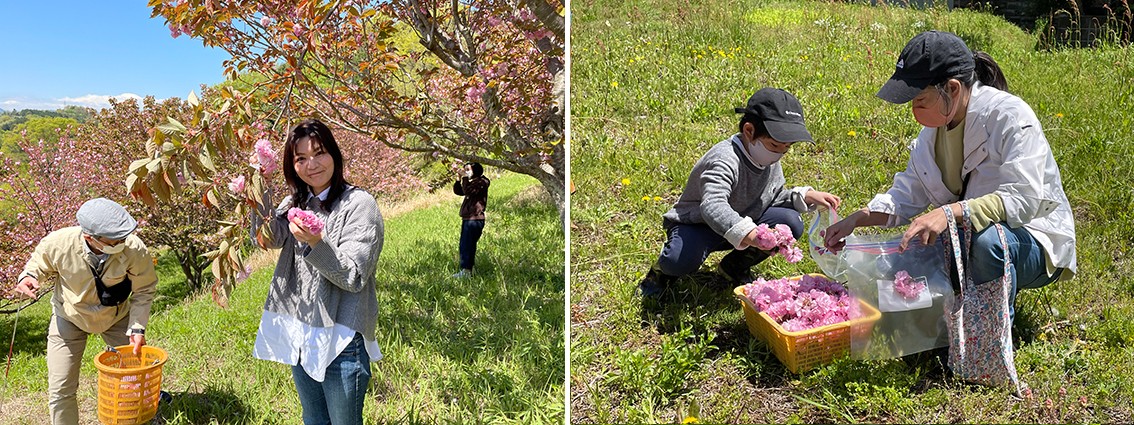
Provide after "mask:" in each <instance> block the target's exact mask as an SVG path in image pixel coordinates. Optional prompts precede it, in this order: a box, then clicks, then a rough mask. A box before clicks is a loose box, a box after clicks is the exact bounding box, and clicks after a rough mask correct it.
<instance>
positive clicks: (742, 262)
mask: <svg viewBox="0 0 1134 425" xmlns="http://www.w3.org/2000/svg"><path fill="white" fill-rule="evenodd" d="M736 112H737V113H739V114H744V115H743V117H742V118H741V119H740V126H739V129H740V132H739V133H737V134H734V135H732V137H729V138H728V139H725V140H724V141H721V142H720V143H717V144H716V145H715V146H713V147H712V148H711V149H709V151H708V152H706V153H705V155H704V156H702V157H701V159H700V160H698V161H697V163H696V164H695V165H694V166H693V171H692V172H690V174H689V179H688V180H687V181H686V183H685V190H684V191H683V192H682V194H681V197H680V198H678V200H677V203H676V204H674V205H673V208H672V209H670V210H669V211H668V212H666V213H665V214H664V215H663V226H664V227H665V230H666V233H667V235H668V237H667V240H666V243H665V246H664V247H663V248H662V251H661V255H660V256H659V257H658V261H657V262H656V263H655V264H654V265H653V266H652V267H651V268H650V270H649V272H647V273H646V277H645V278H644V279H643V280H642V282H641V283H639V284H638V290H639V292H640V293H641V294H642V295H643V296H647V297H653V296H656V295H657V294H659V293H660V292H661V291H662V290H663V289H665V287H666V286H668V285H669V283H671V282H672V281H673V280H674V279H675V278H677V277H680V276H684V275H687V274H690V273H692V272H694V271H696V270H697V269H698V268H700V267H701V264H702V263H704V261H705V258H707V257H708V256H709V254H710V253H712V252H716V251H725V250H730V251H731V252H729V253H728V255H725V257H724V258H723V259H722V260H721V262H720V266H719V271H720V272H721V273H722V274H724V275H725V276H727V277H728V278H729V279H730V280H732V283H735V284H738V285H739V284H746V283H749V282H752V280H754V278H753V277H752V272H751V267H752V266H754V265H756V264H758V263H760V262H761V261H763V260H764V259H765V258H767V257H768V256H769V253H768V252H766V251H761V250H759V249H757V248H756V242H755V241H756V234H757V230H756V226H757V225H759V224H767V225H768V226H769V227H774V226H775V225H777V224H785V225H787V226H788V227H790V228H791V232H792V235H793V236H794V237H795V238H799V237H800V236H802V234H803V221H802V220H801V219H800V212H802V211H806V210H807V209H808V208H809V207H810V206H816V205H817V206H823V207H830V208H836V207H838V205H839V202H841V201H840V199H839V197H837V196H835V195H832V194H830V193H826V192H820V191H817V190H812V189H811V188H810V187H807V186H804V187H795V188H791V189H788V188H785V187H784V183H785V181H784V175H783V169H782V167H781V166H780V163H779V160H780V158H781V157H782V156H783V155H784V154H785V153H787V151H788V150H789V149H790V148H791V145H792V144H793V143H796V142H801V141H808V142H811V141H813V140H812V138H811V133H809V132H808V131H807V127H806V126H804V124H803V106H802V105H800V103H799V101H798V100H796V98H795V96H792V95H791V93H788V92H786V91H784V90H780V89H776V88H770V87H765V88H763V89H760V90H759V91H757V92H756V93H755V94H753V95H752V97H751V98H749V99H748V104H747V105H746V106H745V107H743V108H736Z"/></svg>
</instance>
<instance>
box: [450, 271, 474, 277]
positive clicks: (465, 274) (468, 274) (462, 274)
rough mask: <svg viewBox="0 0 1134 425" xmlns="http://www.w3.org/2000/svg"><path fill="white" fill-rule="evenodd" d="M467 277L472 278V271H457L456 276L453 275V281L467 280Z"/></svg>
mask: <svg viewBox="0 0 1134 425" xmlns="http://www.w3.org/2000/svg"><path fill="white" fill-rule="evenodd" d="M467 277H472V270H469V269H461V271H459V272H457V273H456V274H454V275H453V278H454V279H464V278H467Z"/></svg>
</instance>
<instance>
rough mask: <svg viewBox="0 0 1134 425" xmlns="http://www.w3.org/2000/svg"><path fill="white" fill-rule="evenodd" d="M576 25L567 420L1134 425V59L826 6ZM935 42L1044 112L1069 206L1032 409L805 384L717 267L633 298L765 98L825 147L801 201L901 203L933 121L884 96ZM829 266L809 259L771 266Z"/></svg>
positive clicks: (799, 154) (587, 10) (838, 366)
mask: <svg viewBox="0 0 1134 425" xmlns="http://www.w3.org/2000/svg"><path fill="white" fill-rule="evenodd" d="M572 15H573V20H572V43H571V44H572V76H571V79H572V82H571V95H572V102H571V105H572V153H571V155H572V164H571V166H572V179H573V181H574V183H575V185H576V188H577V192H575V193H574V194H573V196H572V199H571V205H572V210H571V217H572V222H573V223H572V224H573V226H574V227H573V228H572V232H571V258H572V260H571V261H572V267H571V270H572V275H571V289H572V291H571V297H572V300H571V302H572V328H571V336H572V339H571V357H572V360H571V392H572V394H571V400H572V407H571V409H572V413H571V417H572V421H577V422H673V421H680V420H681V419H682V418H683V417H684V416H682V409H683V406H687V405H690V404H693V403H696V404H698V405H699V406H700V413H701V416H700V418H701V420H702V421H703V422H830V421H837V422H858V421H863V422H906V423H918V422H954V421H960V422H1037V421H1042V422H1128V421H1131V420H1134V409H1132V408H1130V406H1131V402H1132V399H1134V378H1132V377H1130V376H1128V374H1121V373H1120V374H1115V373H1114V372H1113V371H1121V370H1130V369H1131V367H1134V356H1132V355H1131V354H1132V350H1134V348H1132V347H1134V320H1131V319H1130V318H1131V317H1134V280H1131V279H1130V277H1129V276H1131V275H1132V274H1134V261H1132V260H1131V258H1132V257H1131V253H1130V245H1131V242H1134V238H1132V237H1131V235H1134V189H1131V188H1134V164H1132V163H1131V161H1130V160H1129V159H1128V158H1130V157H1131V155H1132V154H1134V140H1132V139H1134V137H1132V134H1134V126H1132V125H1131V121H1132V118H1131V116H1134V88H1132V86H1131V84H1130V81H1134V67H1132V63H1134V57H1132V55H1131V48H1130V47H1126V48H1121V47H1114V46H1109V47H1105V48H1102V49H1098V50H1058V51H1054V52H1043V51H1036V50H1035V45H1036V38H1035V37H1034V36H1033V35H1030V34H1028V33H1025V32H1024V31H1022V30H1020V29H1019V28H1017V27H1014V26H1012V25H1010V24H1008V23H1007V22H1005V21H1003V20H1002V19H1000V18H998V17H995V16H992V15H989V14H985V13H978V12H972V11H965V10H956V11H953V12H948V11H945V10H940V9H931V10H923V11H918V10H908V9H902V8H891V7H869V6H864V5H853V4H834V3H826V2H802V1H760V0H731V1H727V2H723V3H722V2H719V1H717V2H710V1H704V0H688V1H683V2H664V1H659V0H637V1H631V2H620V1H614V0H580V1H577V2H573V3H572ZM929 29H942V30H949V31H952V32H955V33H957V34H960V35H961V36H962V37H963V38H965V40H966V41H967V42H968V44H969V46H970V47H971V48H974V49H978V50H984V51H987V52H989V53H990V54H991V55H992V56H993V57H994V58H996V60H997V61H998V62H999V63H1000V65H1001V67H1002V68H1003V70H1004V72H1005V74H1006V76H1007V78H1008V82H1009V88H1010V90H1011V91H1012V92H1013V93H1015V94H1017V95H1019V96H1020V97H1022V98H1023V99H1024V100H1025V101H1027V102H1028V103H1029V104H1030V105H1031V106H1032V108H1033V109H1034V110H1035V111H1036V114H1037V115H1038V116H1039V118H1040V120H1041V122H1042V124H1043V126H1044V129H1045V132H1046V135H1047V138H1048V140H1049V142H1050V144H1051V146H1052V149H1053V151H1054V154H1055V157H1056V161H1057V162H1058V163H1059V165H1060V168H1061V170H1062V175H1063V179H1064V188H1065V190H1066V192H1067V194H1068V197H1069V198H1070V200H1071V202H1072V204H1073V206H1074V211H1075V218H1076V230H1077V232H1076V233H1077V236H1078V244H1077V249H1078V262H1079V275H1078V277H1076V279H1074V280H1073V281H1070V282H1063V283H1059V284H1055V285H1051V286H1049V287H1047V288H1044V289H1042V290H1038V291H1025V292H1023V293H1022V294H1021V295H1020V298H1019V301H1018V303H1019V304H1018V307H1019V308H1018V310H1017V311H1020V315H1019V317H1020V320H1018V321H1017V326H1018V331H1019V332H1020V334H1021V335H1022V336H1023V337H1024V339H1025V343H1024V344H1023V345H1022V346H1021V347H1020V349H1019V351H1018V352H1017V360H1016V364H1017V367H1018V368H1019V372H1020V375H1021V378H1022V379H1023V380H1024V381H1025V382H1027V383H1028V384H1029V385H1030V386H1031V387H1032V388H1033V389H1034V391H1035V396H1033V398H1032V399H1028V400H1024V401H1014V400H1013V399H1012V398H1011V397H1009V395H1008V394H1007V393H1006V392H1004V391H1001V390H996V389H989V388H983V387H976V386H969V385H964V384H961V383H959V382H956V381H952V380H945V379H942V378H939V377H935V376H931V375H928V374H927V373H926V372H925V370H924V368H918V367H910V366H907V365H906V363H905V362H903V361H900V360H887V361H871V362H857V361H840V362H835V363H833V364H831V365H828V366H825V367H822V368H819V369H816V370H812V371H810V372H806V373H804V374H802V375H795V374H791V373H789V372H788V371H786V370H785V369H784V367H783V366H782V365H781V364H780V363H779V361H778V360H777V359H776V358H775V356H774V355H772V354H771V352H770V349H769V348H768V346H767V345H766V344H764V343H763V342H760V341H757V340H755V339H754V338H753V337H751V336H750V335H749V334H748V331H747V329H746V327H745V325H744V322H743V318H742V314H741V310H740V308H739V305H738V304H737V302H736V301H735V300H734V299H733V298H732V297H731V294H730V293H728V292H727V290H725V289H720V287H721V286H722V285H721V282H720V281H719V279H717V278H715V277H713V276H712V275H711V273H710V269H711V268H712V267H713V266H715V262H716V261H717V260H719V258H720V255H722V254H714V256H712V257H710V258H709V260H707V261H706V265H705V266H704V268H703V269H702V272H699V273H697V274H694V275H693V276H692V277H691V278H685V279H682V280H680V281H679V282H678V289H679V290H678V291H677V292H676V294H675V295H674V296H673V297H672V298H669V299H667V300H666V301H668V302H667V303H665V305H664V306H663V308H661V309H658V310H652V309H643V308H642V306H641V303H640V302H639V301H638V300H637V299H635V298H633V297H632V291H633V289H634V287H635V285H636V284H637V282H638V281H639V280H640V279H641V278H642V276H643V275H644V273H645V271H646V270H647V268H648V267H649V264H650V263H651V262H653V261H654V260H655V259H656V258H657V255H658V252H660V249H661V247H662V244H663V242H664V238H665V235H664V232H663V231H662V229H661V226H660V222H661V219H660V215H661V214H662V213H664V212H665V211H666V210H667V209H669V207H670V206H671V205H672V203H673V202H674V201H675V200H676V198H677V197H678V196H679V195H680V193H681V191H682V189H683V187H684V184H685V179H686V177H687V176H688V174H689V171H690V169H691V168H692V166H693V164H694V162H695V161H696V160H697V158H699V157H700V156H701V155H702V154H703V153H704V152H705V151H706V150H707V149H708V148H709V147H711V146H712V145H713V144H715V143H717V142H718V141H720V140H722V139H724V138H726V137H728V136H729V135H731V134H732V133H734V132H736V123H737V119H738V118H739V117H738V116H737V115H736V114H733V113H732V108H733V107H736V106H742V105H743V103H744V102H745V100H746V99H747V98H748V96H749V95H751V93H752V92H753V91H755V90H756V89H758V88H760V87H763V86H775V87H781V88H784V89H786V90H788V91H790V92H792V93H794V94H795V95H796V96H797V97H798V98H799V99H800V101H801V102H802V103H803V106H804V111H805V115H806V117H807V123H808V127H809V129H810V130H811V132H812V134H813V135H814V136H815V138H816V140H817V141H818V143H816V144H806V145H801V146H797V147H796V148H794V149H792V152H791V153H789V154H788V155H787V156H786V157H785V158H784V160H783V164H784V167H785V171H784V173H785V175H786V177H787V180H788V185H809V186H814V187H816V188H817V189H820V190H824V191H828V192H832V193H835V194H837V195H839V196H841V197H842V198H843V200H844V205H845V207H844V210H852V209H855V208H859V207H861V206H863V205H865V203H866V202H867V201H868V200H869V199H870V198H871V197H873V195H874V194H876V193H880V192H882V191H885V190H886V189H887V188H888V187H889V185H890V182H891V178H892V176H893V174H894V173H895V172H898V171H900V170H902V169H903V168H904V167H905V164H906V160H907V158H908V153H907V150H906V145H907V144H908V142H909V141H910V140H911V139H912V138H913V137H915V136H916V132H917V131H918V130H919V126H918V125H917V123H916V122H915V121H914V120H913V119H912V117H911V116H910V113H909V109H908V107H906V106H894V105H890V104H887V103H886V102H883V101H881V100H879V99H877V98H875V97H874V93H875V92H876V91H877V89H878V88H879V87H880V86H881V85H882V83H884V82H885V80H886V79H887V78H889V76H890V74H891V73H892V71H893V63H894V61H895V60H896V59H895V58H896V57H897V53H898V51H900V49H901V48H902V47H903V46H904V45H905V43H906V41H908V40H909V39H910V38H911V37H912V36H913V35H915V34H917V33H918V32H921V31H924V30H929ZM809 218H810V217H805V220H807V219H809ZM814 271H818V268H817V267H816V266H815V264H814V262H812V261H811V260H810V259H805V260H804V261H803V262H800V263H797V264H788V263H786V262H783V261H771V262H769V263H767V264H762V265H760V266H759V267H758V268H757V269H756V272H757V273H759V274H760V275H762V276H765V277H780V276H788V275H796V274H800V273H804V272H814ZM706 283H708V285H706ZM1048 305H1050V307H1051V309H1049V308H1048V307H1047V306H1048ZM675 351H676V352H677V353H676V354H675V353H674V352H675ZM667 368H668V369H672V370H671V371H665V375H663V374H662V372H663V369H667ZM671 376H676V377H677V378H672V377H671ZM1060 388H1064V389H1065V391H1066V395H1065V396H1060V395H1059V389H1060ZM1080 397H1085V400H1086V403H1085V405H1081V404H1080V403H1079V398H1080ZM1048 398H1050V399H1052V407H1051V408H1048V407H1045V406H1044V402H1045V401H1046V400H1047V399H1048Z"/></svg>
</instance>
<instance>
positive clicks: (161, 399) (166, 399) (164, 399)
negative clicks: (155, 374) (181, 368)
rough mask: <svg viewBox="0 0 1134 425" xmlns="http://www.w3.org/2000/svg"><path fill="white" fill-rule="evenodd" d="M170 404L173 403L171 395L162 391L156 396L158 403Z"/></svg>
mask: <svg viewBox="0 0 1134 425" xmlns="http://www.w3.org/2000/svg"><path fill="white" fill-rule="evenodd" d="M171 402H173V394H170V393H169V392H167V391H162V392H161V394H159V395H158V403H160V404H169V403H171Z"/></svg>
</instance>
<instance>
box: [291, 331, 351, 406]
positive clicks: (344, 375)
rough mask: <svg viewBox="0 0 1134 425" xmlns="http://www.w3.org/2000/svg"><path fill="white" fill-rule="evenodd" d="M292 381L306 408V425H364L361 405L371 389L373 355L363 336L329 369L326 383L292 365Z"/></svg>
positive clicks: (325, 379)
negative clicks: (371, 361)
mask: <svg viewBox="0 0 1134 425" xmlns="http://www.w3.org/2000/svg"><path fill="white" fill-rule="evenodd" d="M291 373H292V378H293V379H294V380H295V387H296V389H297V390H298V391H299V402H300V404H301V405H302V406H303V423H304V425H328V424H335V425H339V424H346V425H362V406H363V402H365V401H366V390H367V388H368V387H369V386H370V376H371V372H370V355H369V354H368V353H367V352H366V346H365V345H364V342H363V340H362V335H361V334H355V337H354V340H352V341H351V342H350V343H349V344H347V346H346V348H344V349H343V351H342V352H341V353H339V356H338V357H335V360H334V361H332V362H331V364H330V365H329V366H327V373H326V375H325V376H324V379H323V382H318V381H316V380H314V379H312V378H311V376H309V375H307V372H306V371H304V370H303V367H302V366H292V369H291Z"/></svg>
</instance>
